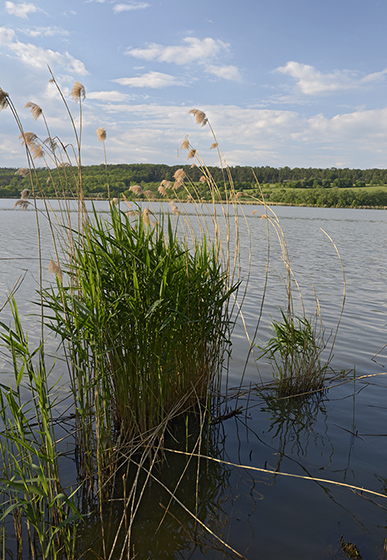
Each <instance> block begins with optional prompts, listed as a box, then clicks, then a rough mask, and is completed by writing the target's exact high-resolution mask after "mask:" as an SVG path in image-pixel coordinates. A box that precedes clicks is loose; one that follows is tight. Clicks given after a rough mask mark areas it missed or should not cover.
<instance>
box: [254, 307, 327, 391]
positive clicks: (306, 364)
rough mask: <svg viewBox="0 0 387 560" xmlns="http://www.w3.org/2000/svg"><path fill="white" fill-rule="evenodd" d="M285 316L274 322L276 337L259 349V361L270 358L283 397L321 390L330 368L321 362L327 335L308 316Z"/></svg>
mask: <svg viewBox="0 0 387 560" xmlns="http://www.w3.org/2000/svg"><path fill="white" fill-rule="evenodd" d="M281 317H282V319H281V320H274V321H273V323H272V330H273V332H274V336H273V337H272V338H270V339H269V340H268V342H267V343H266V344H265V345H264V346H258V347H259V349H260V351H261V354H260V356H259V358H258V359H261V358H263V357H267V358H268V359H269V361H270V363H271V365H272V370H273V375H274V377H275V379H276V381H277V387H276V388H277V393H278V395H279V396H287V395H301V394H304V393H309V392H313V391H320V390H321V389H322V388H323V386H324V379H325V374H326V372H327V370H328V368H329V362H324V361H323V362H322V361H321V353H322V352H323V350H324V349H325V343H324V338H323V332H322V331H321V330H320V331H317V330H316V325H315V321H314V322H312V321H310V320H309V319H308V318H307V317H306V316H301V317H298V316H296V315H294V314H292V313H285V312H284V311H283V309H281Z"/></svg>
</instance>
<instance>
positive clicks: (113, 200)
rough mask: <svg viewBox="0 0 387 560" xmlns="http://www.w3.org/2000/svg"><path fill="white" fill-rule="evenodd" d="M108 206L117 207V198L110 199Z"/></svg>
mask: <svg viewBox="0 0 387 560" xmlns="http://www.w3.org/2000/svg"><path fill="white" fill-rule="evenodd" d="M110 204H114V205H117V204H118V198H112V199H111V201H110Z"/></svg>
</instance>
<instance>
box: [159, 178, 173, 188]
mask: <svg viewBox="0 0 387 560" xmlns="http://www.w3.org/2000/svg"><path fill="white" fill-rule="evenodd" d="M160 187H164V188H165V189H170V188H171V181H167V180H166V179H163V180H162V181H161V183H160Z"/></svg>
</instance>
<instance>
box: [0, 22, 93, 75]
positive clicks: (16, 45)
mask: <svg viewBox="0 0 387 560" xmlns="http://www.w3.org/2000/svg"><path fill="white" fill-rule="evenodd" d="M0 46H2V47H5V48H7V49H8V50H9V51H10V52H11V53H13V54H14V56H16V58H17V59H18V60H20V62H22V63H23V64H26V65H28V66H30V67H34V68H47V65H58V66H59V67H61V68H62V69H63V70H66V71H67V72H73V73H75V74H77V75H80V76H85V75H87V74H88V73H89V72H88V71H87V70H86V67H85V65H84V64H83V62H82V61H80V60H79V59H77V58H74V57H73V56H72V55H71V54H70V53H68V52H67V51H66V52H64V53H60V52H58V51H53V50H51V49H43V48H42V47H37V46H36V45H33V44H32V43H23V42H21V41H18V40H17V38H16V33H15V31H14V30H13V29H9V28H7V27H0Z"/></svg>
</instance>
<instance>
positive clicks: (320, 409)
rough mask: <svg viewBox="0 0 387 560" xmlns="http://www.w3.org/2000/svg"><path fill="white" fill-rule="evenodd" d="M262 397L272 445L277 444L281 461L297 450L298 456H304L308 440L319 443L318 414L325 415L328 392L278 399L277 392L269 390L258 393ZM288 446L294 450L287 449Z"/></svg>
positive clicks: (272, 389)
mask: <svg viewBox="0 0 387 560" xmlns="http://www.w3.org/2000/svg"><path fill="white" fill-rule="evenodd" d="M259 394H260V396H261V397H262V398H263V400H264V402H265V404H264V406H263V407H262V411H263V412H265V413H268V414H269V415H270V426H269V429H268V433H271V437H272V439H273V441H274V440H278V450H279V452H280V453H281V457H282V456H283V455H284V454H286V453H289V451H291V452H293V450H294V449H295V450H296V452H297V454H298V455H300V456H301V455H305V454H306V451H307V446H308V442H309V438H310V437H312V438H313V439H314V440H315V441H316V440H317V438H318V437H320V436H319V434H318V433H315V431H314V425H315V423H316V422H317V421H318V417H319V414H322V415H323V416H324V417H325V415H326V408H325V404H324V401H325V398H326V394H325V391H319V392H315V393H313V394H307V395H301V396H297V397H293V396H290V397H280V398H279V397H278V393H277V390H276V389H275V388H268V387H267V388H265V389H261V390H259ZM288 444H290V445H291V450H289V449H287V447H288ZM276 445H277V444H276Z"/></svg>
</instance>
